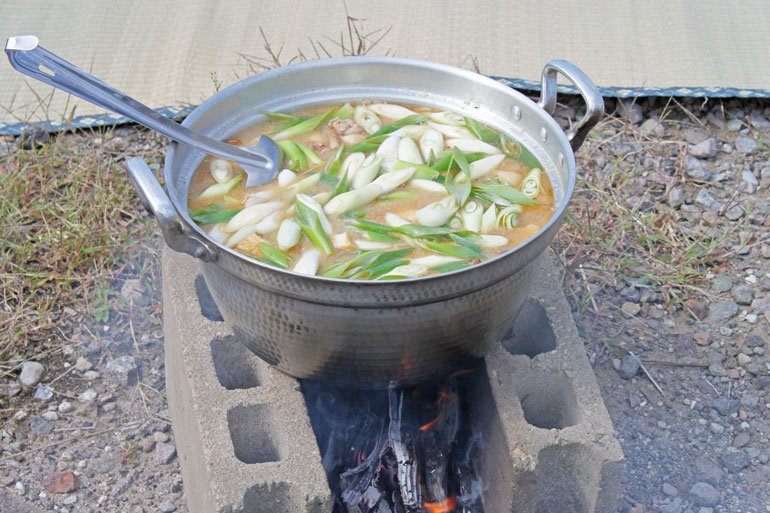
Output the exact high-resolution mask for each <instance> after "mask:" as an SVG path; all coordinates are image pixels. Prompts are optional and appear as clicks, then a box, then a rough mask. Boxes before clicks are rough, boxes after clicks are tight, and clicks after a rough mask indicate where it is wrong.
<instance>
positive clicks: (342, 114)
mask: <svg viewBox="0 0 770 513" xmlns="http://www.w3.org/2000/svg"><path fill="white" fill-rule="evenodd" d="M352 115H353V107H352V106H351V105H350V104H349V103H346V104H345V105H343V106H342V107H340V108H339V109H337V112H335V113H334V114H332V117H331V118H330V119H334V118H337V119H348V118H349V117H350V116H352Z"/></svg>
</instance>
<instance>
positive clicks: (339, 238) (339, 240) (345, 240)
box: [331, 232, 350, 248]
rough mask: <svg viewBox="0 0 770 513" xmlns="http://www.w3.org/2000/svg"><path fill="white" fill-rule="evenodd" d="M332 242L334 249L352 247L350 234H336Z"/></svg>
mask: <svg viewBox="0 0 770 513" xmlns="http://www.w3.org/2000/svg"><path fill="white" fill-rule="evenodd" d="M331 241H332V246H334V248H349V247H350V237H348V232H342V233H335V234H334V235H332V236H331Z"/></svg>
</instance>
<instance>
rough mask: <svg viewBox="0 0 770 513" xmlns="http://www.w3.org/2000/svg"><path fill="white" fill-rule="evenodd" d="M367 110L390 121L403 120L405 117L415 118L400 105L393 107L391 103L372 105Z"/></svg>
mask: <svg viewBox="0 0 770 513" xmlns="http://www.w3.org/2000/svg"><path fill="white" fill-rule="evenodd" d="M369 109H370V110H371V111H372V112H374V113H375V114H377V115H378V116H382V117H384V118H390V119H403V118H405V117H407V116H417V115H418V114H417V113H416V112H414V111H411V110H409V109H407V108H406V107H402V106H401V105H393V104H392V103H373V104H371V105H369Z"/></svg>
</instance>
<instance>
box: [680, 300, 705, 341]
mask: <svg viewBox="0 0 770 513" xmlns="http://www.w3.org/2000/svg"><path fill="white" fill-rule="evenodd" d="M684 304H685V306H686V307H687V308H688V309H689V310H690V311H691V312H692V313H693V315H695V317H697V318H698V320H700V321H702V320H703V319H705V318H706V315H708V308H707V307H706V304H705V303H703V302H702V301H698V300H697V299H694V298H690V299H687V300H685V302H684ZM696 340H697V337H696ZM701 345H705V344H701Z"/></svg>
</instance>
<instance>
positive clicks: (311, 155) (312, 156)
mask: <svg viewBox="0 0 770 513" xmlns="http://www.w3.org/2000/svg"><path fill="white" fill-rule="evenodd" d="M294 144H296V145H297V147H299V149H300V150H302V153H304V154H305V157H306V158H307V160H308V162H309V163H311V164H320V163H322V162H323V160H321V157H319V156H318V155H317V154H316V152H314V151H313V150H311V149H310V148H308V147H307V146H305V145H304V144H302V143H301V142H297V141H295V142H294Z"/></svg>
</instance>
